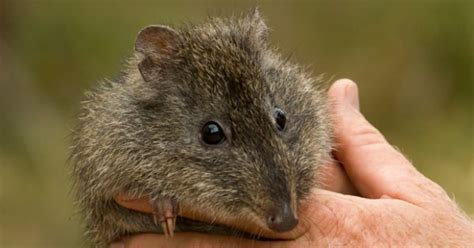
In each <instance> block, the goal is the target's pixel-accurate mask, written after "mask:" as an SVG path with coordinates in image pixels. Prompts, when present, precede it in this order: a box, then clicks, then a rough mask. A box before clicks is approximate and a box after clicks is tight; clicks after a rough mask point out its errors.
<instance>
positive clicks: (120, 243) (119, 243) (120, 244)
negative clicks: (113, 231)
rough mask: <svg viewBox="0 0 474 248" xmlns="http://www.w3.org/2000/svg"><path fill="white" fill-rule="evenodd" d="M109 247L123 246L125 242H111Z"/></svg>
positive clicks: (123, 247)
mask: <svg viewBox="0 0 474 248" xmlns="http://www.w3.org/2000/svg"><path fill="white" fill-rule="evenodd" d="M110 248H125V244H124V243H123V242H122V241H117V242H114V243H112V244H111V245H110Z"/></svg>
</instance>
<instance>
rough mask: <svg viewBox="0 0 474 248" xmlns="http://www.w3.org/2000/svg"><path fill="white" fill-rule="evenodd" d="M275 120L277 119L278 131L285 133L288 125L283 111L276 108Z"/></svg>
mask: <svg viewBox="0 0 474 248" xmlns="http://www.w3.org/2000/svg"><path fill="white" fill-rule="evenodd" d="M273 118H275V123H276V127H277V129H278V131H283V130H284V129H285V125H286V114H285V112H283V110H281V109H279V108H275V110H274V111H273Z"/></svg>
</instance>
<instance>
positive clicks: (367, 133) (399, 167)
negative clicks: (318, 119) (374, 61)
mask: <svg viewBox="0 0 474 248" xmlns="http://www.w3.org/2000/svg"><path fill="white" fill-rule="evenodd" d="M329 97H330V99H331V100H332V103H333V105H332V115H333V118H334V133H335V141H336V151H335V156H336V157H337V159H338V160H339V161H340V162H341V163H342V164H343V166H344V169H345V170H346V172H347V174H348V176H349V177H350V179H351V181H352V182H353V183H354V185H355V187H356V188H357V189H358V191H359V192H360V193H361V194H362V195H363V196H365V197H369V198H380V197H381V196H383V195H385V196H389V197H392V198H397V199H400V198H404V199H405V200H408V201H410V200H415V199H416V198H417V194H419V193H420V190H419V189H420V185H423V183H420V182H424V181H427V180H425V179H426V178H424V177H423V176H422V175H421V174H420V173H419V172H418V171H417V170H416V169H415V168H414V167H413V165H412V164H411V163H410V162H409V161H408V160H407V159H406V158H405V157H404V156H403V155H402V154H401V153H400V152H399V151H397V150H396V149H395V148H394V147H393V146H391V145H390V144H389V143H388V142H387V141H386V140H385V138H384V136H383V135H382V134H381V133H380V132H379V131H378V130H377V129H376V128H375V127H374V126H372V125H371V124H370V123H369V122H368V121H367V120H366V119H365V118H364V116H363V115H362V114H361V113H360V112H359V99H358V90H357V85H356V84H355V83H354V82H352V81H351V80H348V79H342V80H338V81H336V82H335V83H334V84H333V85H332V86H331V88H330V90H329ZM417 189H418V190H417Z"/></svg>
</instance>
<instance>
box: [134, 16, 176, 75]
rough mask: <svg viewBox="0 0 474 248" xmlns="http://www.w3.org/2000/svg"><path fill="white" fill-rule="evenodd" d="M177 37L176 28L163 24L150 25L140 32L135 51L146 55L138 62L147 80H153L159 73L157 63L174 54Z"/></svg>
mask: <svg viewBox="0 0 474 248" xmlns="http://www.w3.org/2000/svg"><path fill="white" fill-rule="evenodd" d="M177 38H178V33H177V32H176V31H175V30H173V29H172V28H170V27H167V26H163V25H154V26H148V27H146V28H144V29H142V30H141V31H140V33H138V36H137V39H136V41H135V51H137V52H139V53H141V54H143V55H144V56H145V57H144V59H143V60H142V61H141V62H140V63H139V64H138V69H139V70H140V73H141V75H142V77H143V79H144V80H145V81H151V80H152V79H153V78H154V77H155V76H156V75H157V70H158V67H157V64H159V63H160V61H163V60H166V59H167V58H168V57H169V56H170V55H171V54H172V52H173V46H174V45H175V44H176V41H177Z"/></svg>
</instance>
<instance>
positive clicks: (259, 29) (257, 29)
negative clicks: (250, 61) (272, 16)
mask: <svg viewBox="0 0 474 248" xmlns="http://www.w3.org/2000/svg"><path fill="white" fill-rule="evenodd" d="M247 20H248V22H249V23H250V25H251V26H250V27H251V31H252V34H253V35H254V36H255V38H256V39H257V40H261V41H266V40H267V38H268V27H267V24H265V21H264V20H263V18H262V16H261V15H260V11H259V9H258V7H255V8H253V9H252V10H251V11H250V13H249V14H248V15H247Z"/></svg>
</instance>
